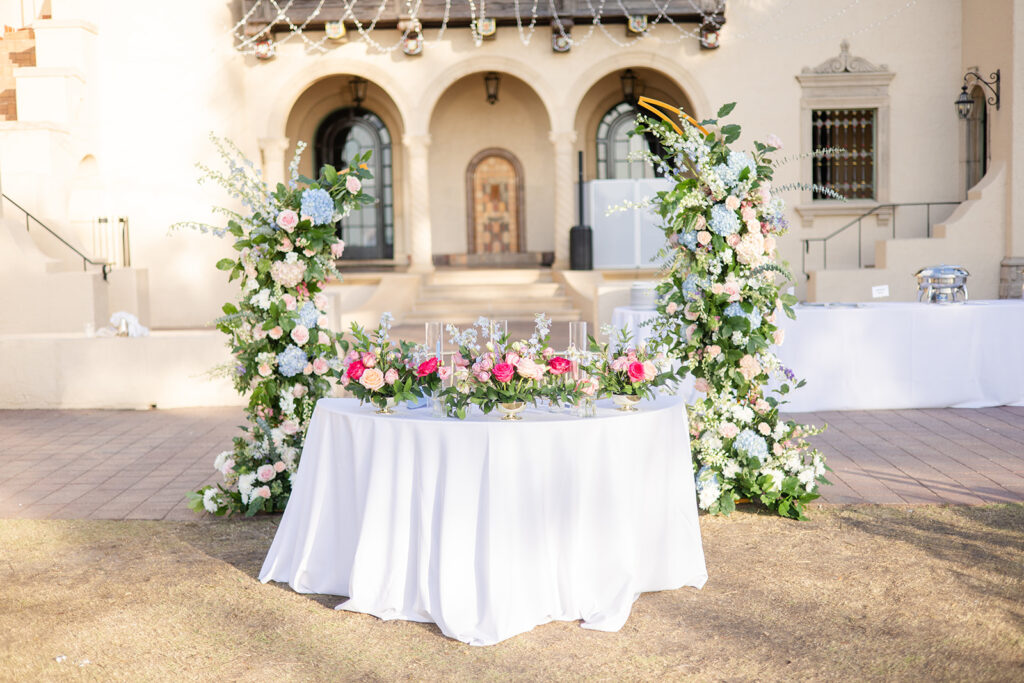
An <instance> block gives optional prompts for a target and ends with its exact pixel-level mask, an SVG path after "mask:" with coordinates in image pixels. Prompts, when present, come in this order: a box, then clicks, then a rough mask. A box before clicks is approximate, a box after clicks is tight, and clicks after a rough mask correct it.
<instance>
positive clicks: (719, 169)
mask: <svg viewBox="0 0 1024 683" xmlns="http://www.w3.org/2000/svg"><path fill="white" fill-rule="evenodd" d="M712 170H713V171H714V172H715V175H717V176H718V177H719V178H721V179H722V184H723V185H725V186H726V187H735V186H736V182H737V180H738V177H737V175H736V171H734V170H733V169H732V168H730V167H729V164H716V165H715V167H714V168H713V169H712Z"/></svg>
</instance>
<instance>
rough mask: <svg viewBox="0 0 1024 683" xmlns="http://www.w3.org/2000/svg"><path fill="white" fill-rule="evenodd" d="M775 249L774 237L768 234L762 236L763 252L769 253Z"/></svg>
mask: <svg viewBox="0 0 1024 683" xmlns="http://www.w3.org/2000/svg"><path fill="white" fill-rule="evenodd" d="M773 251H775V238H774V237H772V236H771V235H768V236H767V237H765V238H764V253H766V254H770V253H772V252H773Z"/></svg>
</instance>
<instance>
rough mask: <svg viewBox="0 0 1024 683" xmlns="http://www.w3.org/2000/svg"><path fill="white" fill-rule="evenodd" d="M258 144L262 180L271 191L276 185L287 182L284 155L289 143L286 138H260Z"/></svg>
mask: <svg viewBox="0 0 1024 683" xmlns="http://www.w3.org/2000/svg"><path fill="white" fill-rule="evenodd" d="M259 142H260V154H261V155H262V157H263V179H264V180H265V181H267V185H269V186H270V189H271V190H273V189H274V188H275V187H277V184H278V183H284V182H286V181H287V177H286V176H285V162H284V155H285V152H287V151H288V147H289V145H291V141H290V140H289V139H288V138H260V140H259Z"/></svg>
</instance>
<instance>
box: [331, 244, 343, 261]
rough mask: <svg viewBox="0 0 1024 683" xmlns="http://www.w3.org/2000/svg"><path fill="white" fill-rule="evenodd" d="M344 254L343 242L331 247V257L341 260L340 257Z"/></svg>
mask: <svg viewBox="0 0 1024 683" xmlns="http://www.w3.org/2000/svg"><path fill="white" fill-rule="evenodd" d="M344 253H345V240H338V241H337V242H335V243H334V244H332V245H331V256H333V257H334V258H341V255H342V254H344Z"/></svg>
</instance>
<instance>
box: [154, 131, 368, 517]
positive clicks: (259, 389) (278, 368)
mask: <svg viewBox="0 0 1024 683" xmlns="http://www.w3.org/2000/svg"><path fill="white" fill-rule="evenodd" d="M213 142H214V144H215V145H216V146H217V149H218V150H219V151H220V154H221V157H222V158H223V159H224V161H225V163H226V165H227V167H228V171H227V172H226V173H224V172H221V171H216V170H212V169H210V168H208V167H205V166H200V169H201V170H202V171H203V175H202V177H201V178H200V182H204V181H213V182H216V183H217V184H219V185H221V186H222V187H223V188H224V189H225V190H226V191H227V192H228V193H229V194H230V195H231V196H232V197H233V198H235V199H238V200H239V201H240V203H241V205H242V211H235V210H232V209H226V208H217V209H215V211H216V212H218V213H220V214H222V215H224V216H226V217H227V228H226V229H225V228H221V227H216V226H211V225H206V224H200V223H179V224H176V225H175V226H173V228H191V229H197V230H199V231H201V232H204V233H211V232H212V233H213V234H215V235H217V236H220V237H223V236H225V235H231V237H232V238H233V239H234V245H233V246H234V249H235V251H236V252H238V253H237V255H236V256H235V257H234V258H224V259H221V260H220V261H219V262H218V263H217V268H219V269H220V270H223V271H226V272H227V273H228V279H229V280H231V281H233V280H238V281H239V282H240V284H241V289H240V293H239V298H238V301H237V302H234V303H227V304H224V307H223V311H224V316H223V317H221V318H218V319H217V321H216V325H217V329H219V330H220V331H221V332H223V333H224V334H225V335H227V338H228V345H229V346H230V348H231V353H232V354H233V356H234V361H233V362H232V363H231V365H230V367H229V368H227V372H229V373H230V376H231V377H232V378H233V381H234V385H235V388H236V390H237V391H238V392H239V393H240V394H242V395H248V397H249V401H248V405H247V407H246V414H247V418H248V425H247V426H245V427H243V428H242V430H243V434H241V435H240V436H237V437H235V439H234V448H233V449H232V450H229V451H225V452H223V453H221V454H220V455H218V456H217V458H216V460H215V461H214V467H215V468H216V469H217V470H218V471H220V472H221V474H222V476H223V477H224V480H223V483H221V484H219V485H217V486H207V487H204V488H203V489H201V490H199V491H197V492H194V493H192V494H190V505H191V506H192V508H193V509H195V510H196V511H199V510H203V509H205V510H206V511H208V512H210V513H213V514H217V515H224V514H228V513H230V512H244V513H245V514H246V515H253V514H255V513H257V512H260V511H266V512H271V511H277V510H283V509H284V507H285V505H286V504H287V502H288V497H289V495H290V493H291V476H292V474H293V473H294V472H295V471H296V468H297V467H298V461H299V453H300V450H301V446H302V440H303V437H304V435H305V432H306V427H307V426H308V423H309V419H310V417H311V416H312V414H313V407H314V406H315V405H316V402H317V400H318V399H320V398H322V397H324V396H327V395H328V394H329V392H330V390H331V384H330V382H329V380H328V378H329V377H332V376H336V375H337V371H338V369H339V367H340V361H339V359H338V357H337V347H336V337H335V335H334V333H333V332H331V331H330V330H329V329H328V328H327V316H326V310H327V297H326V296H325V294H324V293H323V288H324V285H325V283H326V281H327V279H328V278H329V277H337V276H338V274H337V271H336V270H335V267H334V259H336V258H339V257H340V256H341V255H342V253H343V251H344V248H345V244H344V242H342V241H341V240H339V239H338V237H337V234H336V228H335V224H336V223H337V221H339V220H340V219H341V218H343V217H344V216H346V215H347V214H348V213H349V212H350V211H351V210H352V209H353V208H354V207H356V206H358V205H360V204H367V203H372V202H373V199H371V198H370V197H369V196H367V195H366V194H365V193H364V192H363V191H362V183H363V180H365V179H366V178H368V177H370V174H369V172H368V171H367V170H366V167H365V162H366V160H367V159H368V158H369V157H368V154H367V155H363V156H360V157H357V158H356V159H354V160H353V164H354V165H353V166H352V167H351V168H348V169H344V170H341V171H338V170H337V169H335V168H333V167H331V166H324V168H323V169H322V170H321V172H320V176H319V178H317V179H316V180H312V179H309V178H302V177H299V175H298V163H299V155H300V154H301V153H302V151H303V148H304V145H303V144H302V143H299V146H298V148H297V150H296V154H295V158H294V159H293V160H292V162H291V166H290V179H289V182H288V184H287V185H285V184H278V185H277V187H276V188H274V189H271V188H270V187H268V186H267V184H266V183H265V182H264V181H263V180H262V178H261V173H260V171H258V170H256V169H255V168H254V166H253V163H252V161H250V160H248V159H246V158H245V156H244V154H242V152H241V151H240V150H239V149H238V148H237V147H236V146H235V145H234V144H232V143H230V142H228V141H226V140H220V139H218V138H213Z"/></svg>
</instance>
